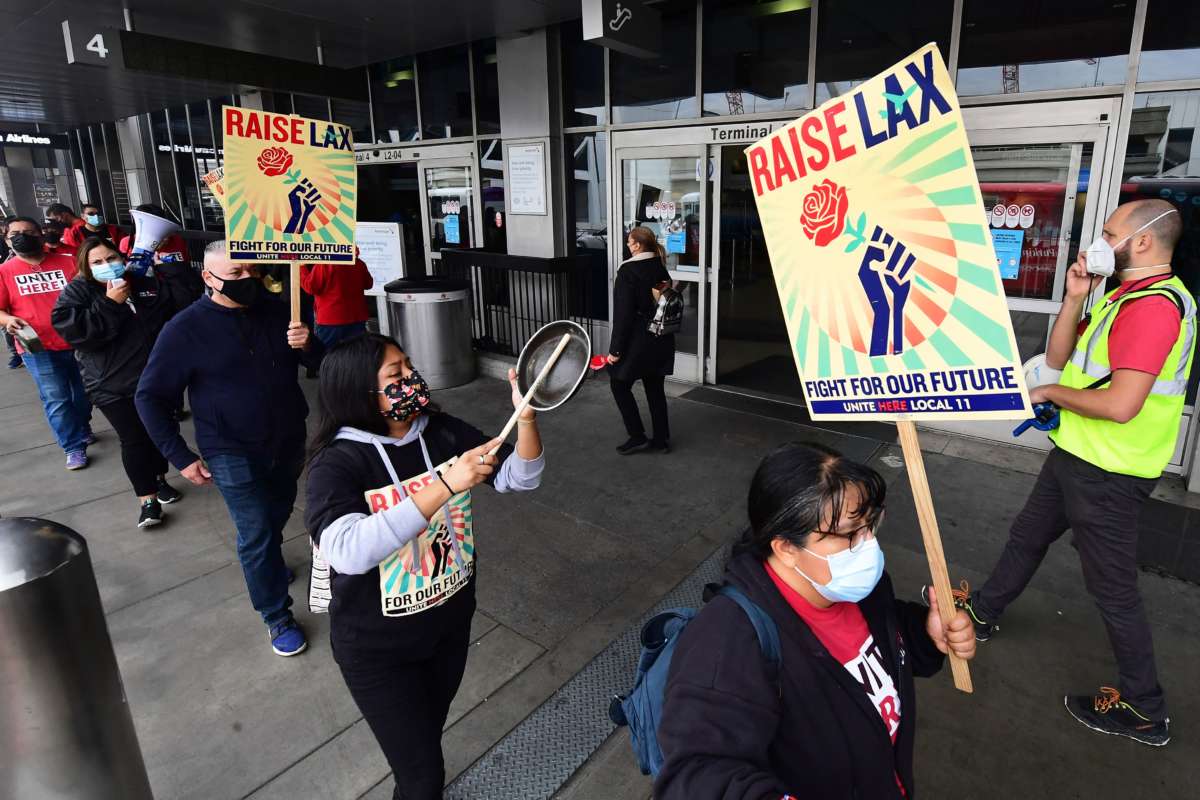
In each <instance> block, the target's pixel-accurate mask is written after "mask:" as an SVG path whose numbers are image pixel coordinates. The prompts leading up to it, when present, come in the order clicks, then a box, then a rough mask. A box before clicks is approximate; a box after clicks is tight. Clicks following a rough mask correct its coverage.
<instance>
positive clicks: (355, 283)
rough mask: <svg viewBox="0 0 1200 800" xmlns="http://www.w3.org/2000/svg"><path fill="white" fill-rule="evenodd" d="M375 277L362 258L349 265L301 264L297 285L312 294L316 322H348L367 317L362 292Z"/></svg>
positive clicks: (368, 287) (347, 323) (364, 320)
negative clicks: (298, 283)
mask: <svg viewBox="0 0 1200 800" xmlns="http://www.w3.org/2000/svg"><path fill="white" fill-rule="evenodd" d="M374 285H375V279H374V278H372V277H371V272H370V271H369V270H368V269H367V265H366V264H364V263H363V262H362V259H356V260H355V262H354V263H353V264H304V265H302V266H301V267H300V286H301V287H302V288H303V289H304V291H306V292H308V293H309V294H311V295H312V296H313V311H314V312H315V313H316V317H317V324H318V325H351V324H353V323H355V322H366V321H367V319H368V318H369V317H370V316H371V312H370V310H369V309H368V308H367V298H366V296H365V295H363V292H365V291H366V290H367V289H370V288H371V287H372V286H374Z"/></svg>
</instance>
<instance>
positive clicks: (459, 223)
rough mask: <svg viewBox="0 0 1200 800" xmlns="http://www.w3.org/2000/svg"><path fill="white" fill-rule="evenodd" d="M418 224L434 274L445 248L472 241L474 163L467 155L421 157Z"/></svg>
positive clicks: (427, 262)
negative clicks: (449, 157)
mask: <svg viewBox="0 0 1200 800" xmlns="http://www.w3.org/2000/svg"><path fill="white" fill-rule="evenodd" d="M419 169H420V171H421V179H420V185H421V226H422V228H423V229H424V234H425V243H426V247H425V266H426V270H427V274H429V275H437V274H440V273H441V270H439V269H438V265H439V262H440V261H441V259H442V250H444V249H466V248H469V247H473V246H474V243H475V238H476V236H475V231H476V227H477V224H478V221H477V219H476V211H477V209H476V208H475V206H476V203H475V197H476V186H475V174H474V173H475V167H474V165H473V164H472V163H471V161H470V159H434V160H429V161H421V162H420V163H419Z"/></svg>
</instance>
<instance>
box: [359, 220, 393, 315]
mask: <svg viewBox="0 0 1200 800" xmlns="http://www.w3.org/2000/svg"><path fill="white" fill-rule="evenodd" d="M403 242H404V237H403V235H402V234H401V230H400V224H399V223H398V222H359V223H358V226H357V227H356V228H355V231H354V243H355V244H356V245H358V257H359V258H361V259H362V260H363V263H364V264H366V265H367V270H368V271H369V272H370V273H371V277H372V278H374V279H375V285H374V286H373V287H372V288H371V289H369V290H368V291H367V294H369V295H374V296H376V297H382V296H383V293H384V292H383V287H384V286H385V285H387V283H388V282H389V281H394V280H396V279H397V278H403V277H404V245H403Z"/></svg>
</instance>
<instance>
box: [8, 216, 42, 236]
mask: <svg viewBox="0 0 1200 800" xmlns="http://www.w3.org/2000/svg"><path fill="white" fill-rule="evenodd" d="M16 222H28V223H29V224H30V225H32V226H33V227H35V228H37V229H38V233H41V231H42V223H41V222H39V221H38V220H36V219H34V218H33V217H9V220H8V224H9V225H12V224H14V223H16Z"/></svg>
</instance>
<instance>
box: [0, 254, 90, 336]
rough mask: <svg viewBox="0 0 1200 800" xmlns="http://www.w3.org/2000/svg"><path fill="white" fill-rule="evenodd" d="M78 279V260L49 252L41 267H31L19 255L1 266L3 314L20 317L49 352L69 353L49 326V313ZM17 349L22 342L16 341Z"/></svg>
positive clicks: (0, 295) (1, 309)
mask: <svg viewBox="0 0 1200 800" xmlns="http://www.w3.org/2000/svg"><path fill="white" fill-rule="evenodd" d="M74 277H75V259H73V258H70V257H69V256H64V255H59V254H57V253H47V254H46V255H45V256H44V257H43V258H42V261H41V263H40V264H30V263H28V262H26V261H23V260H22V259H21V258H19V257H17V256H13V257H12V258H10V259H9V260H8V261H5V262H4V263H3V264H0V311H5V312H7V313H9V314H12V315H13V316H14V317H20V318H21V319H23V320H25V321H26V322H28V323H29V326H30V327H31V328H33V330H34V331H35V332H36V333H37V335H38V338H39V339H41V340H42V346H43V347H45V348H46V349H47V350H70V349H71V346H70V345H69V344H67V343H66V342H65V341H63V338H62V337H61V336H59V335H58V331H56V330H54V326H53V325H51V324H50V312H51V311H52V310H54V304H55V303H57V302H58V295H59V293H60V292H62V290H63V287H65V286H66V285H67V282H68V281H70V280H71V279H72V278H74ZM16 342H17V347H18V348H21V350H22V352H24V348H22V347H21V340H20V339H17V340H16Z"/></svg>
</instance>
